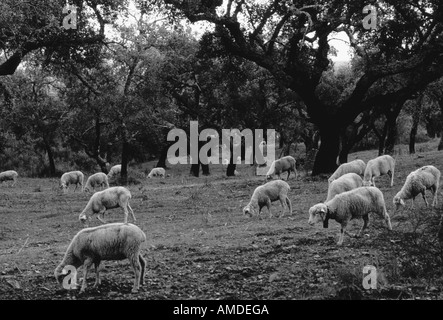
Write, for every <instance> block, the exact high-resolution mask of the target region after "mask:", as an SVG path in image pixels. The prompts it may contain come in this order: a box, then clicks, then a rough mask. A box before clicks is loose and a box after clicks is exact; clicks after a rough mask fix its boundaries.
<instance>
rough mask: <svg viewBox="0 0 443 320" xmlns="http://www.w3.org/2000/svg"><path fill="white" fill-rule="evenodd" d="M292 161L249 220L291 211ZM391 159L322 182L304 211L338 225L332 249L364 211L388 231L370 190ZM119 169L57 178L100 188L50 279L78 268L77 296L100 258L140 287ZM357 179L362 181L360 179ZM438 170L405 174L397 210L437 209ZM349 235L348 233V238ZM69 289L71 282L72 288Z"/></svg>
mask: <svg viewBox="0 0 443 320" xmlns="http://www.w3.org/2000/svg"><path fill="white" fill-rule="evenodd" d="M295 165H296V161H295V159H294V158H293V157H291V156H287V157H283V158H281V159H278V160H275V161H274V162H273V163H272V164H271V167H270V169H269V171H268V173H267V175H266V180H269V179H272V178H273V176H275V175H277V176H278V178H279V179H276V180H272V181H270V182H266V183H265V184H263V185H261V186H258V187H257V188H256V189H255V190H254V192H253V194H252V197H251V200H250V202H249V203H248V204H247V205H246V206H245V207H244V208H243V213H244V214H245V215H249V216H252V215H253V214H260V212H261V210H262V208H263V207H265V206H266V207H267V208H268V211H269V215H270V217H272V212H271V203H272V202H274V201H280V203H281V206H282V210H281V216H283V215H284V212H285V210H286V209H289V212H290V213H292V204H291V201H290V199H289V197H288V192H289V191H290V186H289V184H288V183H287V182H285V181H283V180H281V174H282V173H284V172H287V173H288V175H287V178H286V180H288V179H289V177H290V175H291V173H292V172H294V174H295V178H297V170H296V166H295ZM394 170H395V160H394V159H393V158H392V157H391V156H389V155H384V156H380V157H377V158H375V159H372V160H369V161H368V163H367V164H365V163H364V162H363V161H362V160H355V161H352V162H349V163H345V164H342V165H341V166H339V167H338V168H337V170H336V171H335V172H334V173H333V174H332V175H331V177H330V178H329V179H328V183H329V186H328V193H327V198H326V200H325V202H324V203H318V204H315V205H313V206H312V207H311V208H310V209H309V220H308V223H309V224H310V225H314V224H315V223H319V222H322V223H323V226H324V227H325V228H327V227H328V221H329V220H330V219H333V220H336V221H337V222H338V223H340V224H341V233H340V238H339V241H338V245H342V243H343V237H344V233H346V234H348V232H347V231H346V227H347V225H348V223H349V221H350V220H351V219H354V218H362V219H363V221H364V224H363V226H362V228H361V229H360V231H359V232H358V234H357V235H356V236H357V237H358V236H360V235H361V233H362V232H363V231H364V230H365V229H366V228H367V226H368V223H369V217H368V215H369V213H376V214H378V215H379V216H380V217H382V218H383V219H384V220H385V222H386V224H387V226H388V229H389V230H392V226H391V221H390V217H389V215H388V212H387V210H386V205H385V200H384V197H383V193H382V192H381V191H380V190H379V189H378V188H377V187H376V186H375V178H378V177H380V176H382V175H388V176H389V177H390V181H391V187H392V186H393V184H394ZM120 171H121V166H120V165H116V166H114V167H112V168H111V169H110V171H109V173H108V175H106V174H104V173H101V172H100V173H95V174H93V175H91V176H90V177H89V178H88V179H87V181H86V184H85V185H84V186H83V182H84V175H83V173H82V172H80V171H72V172H67V173H65V174H63V175H62V177H61V179H60V187H61V188H62V189H63V191H64V192H67V190H68V187H69V185H75V189H74V191H75V190H76V189H77V187H79V186H80V188H81V190H82V191H88V192H93V191H94V190H95V188H97V187H103V188H105V189H104V190H102V191H98V192H95V193H93V195H92V196H91V197H90V199H89V201H88V203H87V204H86V206H85V208H84V209H83V211H82V212H81V213H80V215H79V220H80V221H81V222H82V223H83V224H84V225H85V226H86V228H84V229H82V230H81V231H79V232H78V233H77V234H76V235H75V236H74V238H73V239H72V241H71V243H70V244H69V246H68V249H67V251H66V253H65V255H64V258H63V260H62V262H61V263H60V264H59V265H58V266H57V268H56V269H55V271H54V276H55V278H56V279H57V281H58V282H59V283H61V281H62V279H63V278H64V276H65V275H67V273H68V270H67V268H66V267H67V266H73V267H75V268H78V267H80V266H83V267H84V274H83V282H82V286H81V289H80V292H83V291H84V290H85V289H86V286H87V285H86V279H87V274H88V270H89V268H90V267H91V266H92V265H94V267H95V273H96V281H95V285H94V286H98V285H99V284H100V276H99V265H100V262H101V261H102V260H123V259H128V260H129V261H130V263H131V266H132V268H133V270H134V274H135V279H134V285H133V288H132V292H138V290H139V287H140V285H142V284H143V279H144V274H145V266H146V261H145V260H144V258H143V257H142V255H141V248H142V245H143V244H144V243H145V242H146V235H145V234H144V232H143V231H142V230H141V229H140V228H139V227H137V226H136V225H135V224H130V223H128V214H129V213H131V216H132V219H133V221H134V223H135V221H136V218H135V215H134V212H133V210H132V208H131V206H130V205H129V200H130V199H131V193H130V191H129V190H128V189H126V188H125V187H121V186H117V187H109V180H110V179H111V178H112V177H114V176H116V175H118V174H120ZM17 176H18V174H17V172H15V171H5V172H2V173H0V182H2V181H6V180H12V181H13V184H12V185H15V183H16V182H17ZM361 176H363V178H362V177H361ZM153 177H161V178H164V177H165V170H164V169H163V168H154V169H153V170H152V171H151V172H150V173H149V175H148V178H153ZM439 181H440V171H439V170H438V169H437V168H435V167H434V166H424V167H421V168H419V169H417V170H415V171H413V172H411V173H410V174H409V175H408V176H407V178H406V181H405V183H404V185H403V187H402V188H401V190H400V191H399V192H398V193H397V194H396V195H395V197H394V199H393V203H394V205H395V206H396V208H398V207H399V206H404V205H405V200H408V199H412V205H414V199H415V197H416V196H417V195H419V194H421V195H422V196H423V199H424V201H425V203H426V205H427V206H428V202H427V200H426V197H425V191H426V190H431V192H432V193H433V195H434V199H433V201H432V205H433V206H435V205H437V192H438V189H439ZM118 207H121V208H122V209H123V212H124V221H123V223H106V221H105V220H104V214H105V211H106V210H107V209H112V208H118ZM94 214H95V215H97V218H98V220H100V221H101V222H102V223H103V225H100V226H98V227H92V228H89V227H87V221H88V219H90V217H91V216H92V215H94ZM351 236H352V235H351ZM74 285H75V286H76V285H77V284H74Z"/></svg>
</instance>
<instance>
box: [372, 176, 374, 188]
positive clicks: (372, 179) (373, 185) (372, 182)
mask: <svg viewBox="0 0 443 320" xmlns="http://www.w3.org/2000/svg"><path fill="white" fill-rule="evenodd" d="M372 186H373V187H375V176H374V177H372Z"/></svg>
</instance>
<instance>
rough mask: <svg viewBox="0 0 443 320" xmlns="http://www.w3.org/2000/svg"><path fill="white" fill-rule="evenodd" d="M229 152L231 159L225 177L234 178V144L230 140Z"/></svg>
mask: <svg viewBox="0 0 443 320" xmlns="http://www.w3.org/2000/svg"><path fill="white" fill-rule="evenodd" d="M230 151H231V157H230V159H229V164H228V167H227V168H226V176H228V177H233V176H235V168H236V166H237V165H236V164H235V162H234V142H233V139H232V138H231V143H230ZM235 161H237V159H235Z"/></svg>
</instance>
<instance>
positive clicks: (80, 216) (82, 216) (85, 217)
mask: <svg viewBox="0 0 443 320" xmlns="http://www.w3.org/2000/svg"><path fill="white" fill-rule="evenodd" d="M78 220H80V222H81V223H83V224H85V225H86V221H88V217H87V216H86V213H84V212H82V213H80V215H79V216H78Z"/></svg>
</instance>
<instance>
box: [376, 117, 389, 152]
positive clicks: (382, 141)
mask: <svg viewBox="0 0 443 320" xmlns="http://www.w3.org/2000/svg"><path fill="white" fill-rule="evenodd" d="M387 134H388V123H387V122H386V123H385V125H384V127H383V132H382V134H381V135H379V136H378V155H379V156H381V155H383V153H384V151H385V141H386V135H387Z"/></svg>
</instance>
